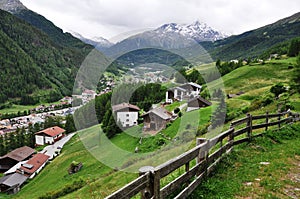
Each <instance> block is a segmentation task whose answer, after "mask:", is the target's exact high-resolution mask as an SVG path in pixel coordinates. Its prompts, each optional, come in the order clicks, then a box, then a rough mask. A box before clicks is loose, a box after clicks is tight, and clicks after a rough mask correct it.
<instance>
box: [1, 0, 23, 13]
mask: <svg viewBox="0 0 300 199" xmlns="http://www.w3.org/2000/svg"><path fill="white" fill-rule="evenodd" d="M0 9H1V10H5V11H7V12H10V13H17V12H19V11H21V10H25V9H27V8H26V7H25V6H24V5H23V4H22V3H21V2H20V1H18V0H0Z"/></svg>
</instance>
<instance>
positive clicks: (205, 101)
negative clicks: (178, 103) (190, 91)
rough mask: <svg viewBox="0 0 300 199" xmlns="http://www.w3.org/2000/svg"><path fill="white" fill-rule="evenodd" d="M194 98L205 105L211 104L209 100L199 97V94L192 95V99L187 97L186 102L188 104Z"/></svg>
mask: <svg viewBox="0 0 300 199" xmlns="http://www.w3.org/2000/svg"><path fill="white" fill-rule="evenodd" d="M195 100H198V101H201V102H202V103H204V104H206V105H207V106H210V105H211V102H209V101H208V100H206V99H204V98H203V97H201V96H197V97H194V98H192V99H189V101H188V104H189V103H190V102H193V101H195Z"/></svg>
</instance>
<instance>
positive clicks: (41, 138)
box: [35, 126, 66, 145]
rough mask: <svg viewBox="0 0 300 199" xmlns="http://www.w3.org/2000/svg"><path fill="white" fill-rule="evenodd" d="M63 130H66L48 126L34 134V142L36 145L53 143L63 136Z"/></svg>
mask: <svg viewBox="0 0 300 199" xmlns="http://www.w3.org/2000/svg"><path fill="white" fill-rule="evenodd" d="M64 132H66V130H65V129H63V128H60V127H58V126H54V127H50V128H47V129H44V130H42V131H39V132H37V133H36V134H35V144H36V145H45V144H53V143H55V142H56V141H58V140H60V139H61V138H63V136H64Z"/></svg>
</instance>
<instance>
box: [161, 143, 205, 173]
mask: <svg viewBox="0 0 300 199" xmlns="http://www.w3.org/2000/svg"><path fill="white" fill-rule="evenodd" d="M207 148H208V142H205V143H202V144H200V145H198V146H196V147H195V148H193V149H191V150H189V151H187V152H185V153H183V154H182V155H180V156H178V157H176V158H173V159H171V160H169V161H167V162H165V163H163V164H161V165H159V166H158V167H156V168H155V171H160V177H161V178H163V177H165V176H166V175H168V174H169V173H171V172H172V171H174V170H176V169H178V168H180V167H181V166H183V165H185V164H186V163H188V162H190V161H191V160H193V159H195V158H196V157H197V156H198V155H199V153H200V150H201V151H206V150H208V149H207Z"/></svg>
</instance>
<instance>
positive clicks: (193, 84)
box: [186, 82, 202, 89]
mask: <svg viewBox="0 0 300 199" xmlns="http://www.w3.org/2000/svg"><path fill="white" fill-rule="evenodd" d="M186 84H188V85H191V86H194V87H196V88H200V89H201V88H202V86H200V85H199V84H196V83H194V82H188V83H186Z"/></svg>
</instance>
